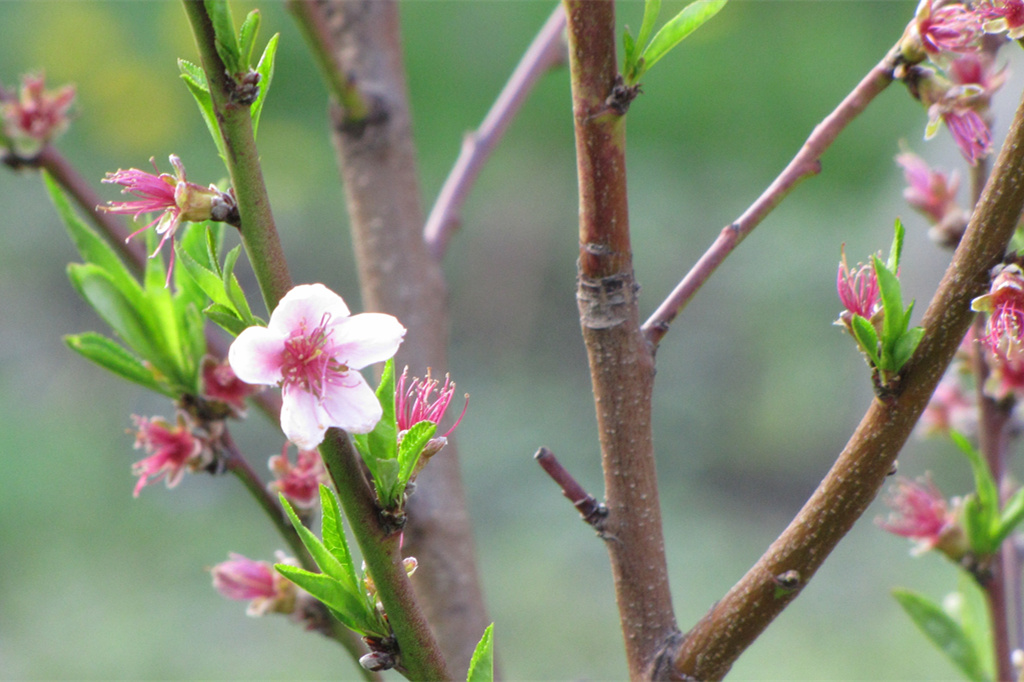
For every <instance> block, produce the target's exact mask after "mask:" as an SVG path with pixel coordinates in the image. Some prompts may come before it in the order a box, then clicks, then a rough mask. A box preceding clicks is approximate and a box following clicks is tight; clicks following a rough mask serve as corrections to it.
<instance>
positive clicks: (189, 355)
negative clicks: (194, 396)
mask: <svg viewBox="0 0 1024 682" xmlns="http://www.w3.org/2000/svg"><path fill="white" fill-rule="evenodd" d="M175 302H176V303H177V302H178V301H175ZM179 307H180V306H179ZM180 314H181V320H182V322H183V323H184V324H183V328H182V337H183V338H182V353H183V354H184V355H185V357H186V359H187V360H188V366H187V367H186V368H185V369H186V370H187V371H188V373H189V375H190V376H193V377H195V387H196V392H197V393H198V392H199V388H200V371H199V369H200V366H201V365H202V362H203V356H205V355H206V327H205V323H204V320H203V314H202V313H201V312H199V307H198V306H196V304H195V303H191V302H190V303H188V304H187V305H186V306H185V308H184V310H182V311H181V313H180Z"/></svg>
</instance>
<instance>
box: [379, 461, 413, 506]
mask: <svg viewBox="0 0 1024 682" xmlns="http://www.w3.org/2000/svg"><path fill="white" fill-rule="evenodd" d="M401 469H402V465H401V464H400V463H399V461H398V460H397V459H378V460H377V461H376V463H375V465H374V472H373V485H374V487H375V488H376V489H377V498H378V499H379V500H380V506H381V507H382V508H384V509H398V508H399V507H401V503H402V493H403V492H405V486H404V485H401V486H399V478H398V475H399V473H400V472H401ZM399 488H401V489H399Z"/></svg>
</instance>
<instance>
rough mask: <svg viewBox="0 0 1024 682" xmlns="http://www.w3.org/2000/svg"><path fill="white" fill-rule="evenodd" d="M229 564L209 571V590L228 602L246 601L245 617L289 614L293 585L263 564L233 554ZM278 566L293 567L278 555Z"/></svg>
mask: <svg viewBox="0 0 1024 682" xmlns="http://www.w3.org/2000/svg"><path fill="white" fill-rule="evenodd" d="M228 556H229V557H230V560H229V561H222V562H221V563H219V564H217V565H216V566H214V567H213V568H212V569H210V573H211V574H212V575H213V586H214V587H215V588H216V589H217V591H218V592H220V593H221V594H222V595H223V596H225V597H227V598H228V599H237V600H239V601H248V602H249V608H248V609H247V610H246V613H247V614H248V615H250V616H262V615H265V614H267V613H292V612H293V611H294V610H295V598H296V595H297V591H298V588H296V587H295V584H294V583H292V582H291V581H289V580H288V579H287V578H285V577H284V576H283V575H281V574H280V573H278V572H277V571H275V570H274V567H273V566H271V565H270V564H269V563H268V562H266V561H254V560H253V559H249V558H247V557H245V556H242V555H241V554H235V553H234V552H232V553H230V554H229V555H228ZM278 560H279V562H280V563H290V564H295V561H294V559H288V558H287V557H285V556H284V555H283V554H281V553H278Z"/></svg>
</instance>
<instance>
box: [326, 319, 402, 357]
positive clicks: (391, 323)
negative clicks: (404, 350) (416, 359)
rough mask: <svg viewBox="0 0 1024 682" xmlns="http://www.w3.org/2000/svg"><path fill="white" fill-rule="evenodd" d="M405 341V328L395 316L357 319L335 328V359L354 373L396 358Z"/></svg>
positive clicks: (332, 339)
mask: <svg viewBox="0 0 1024 682" xmlns="http://www.w3.org/2000/svg"><path fill="white" fill-rule="evenodd" d="M404 337H405V327H403V326H402V324H401V323H400V322H399V321H398V320H397V319H396V318H394V317H392V316H391V315H385V314H384V313H362V314H360V315H353V316H352V317H349V318H348V319H346V320H344V321H343V322H340V323H339V324H338V325H337V326H336V327H335V328H334V334H333V335H332V336H331V341H333V342H334V351H333V354H334V357H335V358H336V359H337V360H338V361H339V362H342V363H344V364H345V365H348V366H349V367H351V368H352V369H362V368H363V367H366V366H367V365H372V364H373V363H375V362H383V361H385V360H387V359H388V358H390V357H392V356H394V354H395V352H396V351H397V350H398V347H399V346H400V345H401V344H402V339H403V338H404Z"/></svg>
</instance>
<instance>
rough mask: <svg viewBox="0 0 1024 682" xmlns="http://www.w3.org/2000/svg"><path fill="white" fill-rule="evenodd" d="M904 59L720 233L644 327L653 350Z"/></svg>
mask: <svg viewBox="0 0 1024 682" xmlns="http://www.w3.org/2000/svg"><path fill="white" fill-rule="evenodd" d="M900 59H901V57H900V51H899V46H898V45H897V46H895V47H893V48H892V49H891V50H889V53H888V54H886V56H885V58H884V59H882V61H880V62H879V63H878V64H876V65H875V67H874V68H872V69H871V71H869V72H868V74H867V75H866V76H865V77H864V78H863V79H862V80H861V81H860V83H858V84H857V86H856V87H855V88H854V89H853V90H852V91H851V92H850V94H849V95H847V96H846V98H845V99H843V101H842V102H840V104H839V106H837V107H836V108H835V110H834V111H832V113H831V114H829V115H828V116H827V117H825V119H824V120H823V121H822V122H821V123H819V124H818V125H817V126H815V128H814V130H813V131H812V132H811V134H810V136H809V137H808V138H807V141H806V142H804V144H803V146H802V147H801V148H800V151H799V152H797V154H796V156H794V157H793V159H792V160H791V161H790V162H789V165H787V166H786V168H785V169H784V170H783V171H782V173H780V174H779V176H778V177H776V178H775V180H774V181H773V182H772V184H770V185H769V186H768V188H767V189H766V190H765V191H764V192H763V193H762V194H761V196H759V197H758V198H757V200H756V201H755V202H754V203H753V204H751V205H750V207H749V208H748V209H747V210H746V211H744V212H743V215H741V216H740V217H739V218H737V219H736V220H734V221H733V222H732V223H730V224H729V225H726V226H725V227H724V228H722V231H721V233H720V234H719V235H718V238H717V239H716V240H715V241H714V243H713V244H712V245H711V246H710V247H709V248H708V250H707V251H705V252H704V255H702V256H701V257H700V259H699V260H698V261H697V263H696V264H695V265H694V266H693V267H692V268H691V269H690V271H689V272H688V273H686V276H685V277H683V279H682V280H681V281H680V282H679V284H677V285H676V288H675V289H673V290H672V293H670V294H669V295H668V297H667V298H665V300H664V301H662V302H661V304H660V305H659V306H658V308H657V310H655V311H654V312H653V313H652V314H651V316H650V317H649V318H648V319H647V321H646V322H644V324H643V332H644V335H645V336H646V337H647V340H648V341H649V342H650V343H651V345H652V346H655V347H656V346H657V345H658V344H659V343H660V342H661V339H662V338H663V337H664V336H665V334H667V333H668V329H669V325H670V324H672V321H673V320H674V319H675V318H676V316H677V315H679V313H680V312H682V311H683V308H685V307H686V305H687V304H688V303H689V302H690V300H691V299H692V298H693V296H694V294H696V293H697V291H698V290H699V289H700V288H701V286H703V285H704V282H706V281H707V279H708V278H709V277H710V276H711V274H712V273H713V272H714V271H715V270H716V269H717V268H718V266H719V265H721V264H722V262H723V261H724V260H725V259H726V257H727V256H728V255H729V254H730V253H731V252H732V250H733V249H735V248H736V247H737V246H738V245H739V243H740V242H741V241H743V239H745V238H746V237H747V235H749V234H750V233H751V232H752V231H753V229H754V228H755V227H757V226H758V225H760V224H761V221H762V220H764V219H765V217H767V216H768V214H769V213H771V212H772V210H774V209H775V207H776V206H778V205H779V204H780V203H781V202H782V200H783V199H785V198H786V196H787V195H789V193H790V192H791V191H792V190H793V189H794V188H795V187H796V186H797V185H798V184H800V182H801V181H803V180H805V179H807V178H809V177H811V176H812V175H817V174H818V173H819V172H821V156H822V154H824V153H825V150H827V149H828V148H829V146H830V145H831V144H832V142H834V141H835V139H836V138H837V137H838V136H839V134H840V133H841V132H842V131H843V130H845V129H846V126H847V125H849V124H850V122H851V121H853V120H854V119H855V118H856V117H857V116H858V115H859V114H860V113H861V112H863V111H864V109H865V108H866V107H867V106H868V104H870V103H871V101H872V100H874V99H875V97H877V96H878V95H879V93H881V92H882V91H883V90H885V88H886V87H888V86H889V84H890V83H891V82H892V80H893V69H894V68H895V67H896V65H897V64H898V63H899V60H900Z"/></svg>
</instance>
